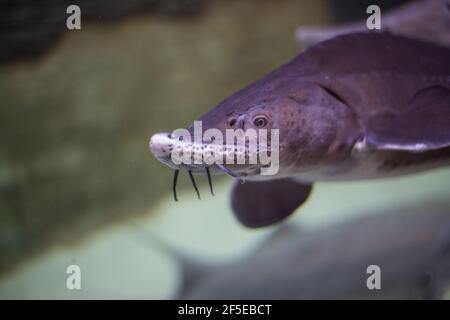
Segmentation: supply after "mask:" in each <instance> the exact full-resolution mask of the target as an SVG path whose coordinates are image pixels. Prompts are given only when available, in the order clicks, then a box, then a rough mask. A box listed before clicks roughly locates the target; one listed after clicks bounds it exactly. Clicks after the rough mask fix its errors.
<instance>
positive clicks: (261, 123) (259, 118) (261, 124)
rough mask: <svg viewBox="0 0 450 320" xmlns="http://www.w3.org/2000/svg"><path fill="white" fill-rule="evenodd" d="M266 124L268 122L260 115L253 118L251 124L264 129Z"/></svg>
mask: <svg viewBox="0 0 450 320" xmlns="http://www.w3.org/2000/svg"><path fill="white" fill-rule="evenodd" d="M268 123H269V120H268V119H267V117H266V116H265V115H262V114H260V115H257V116H256V117H254V118H253V124H254V125H255V126H256V127H258V128H262V127H265V126H267V124H268Z"/></svg>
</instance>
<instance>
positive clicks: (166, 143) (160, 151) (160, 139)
mask: <svg viewBox="0 0 450 320" xmlns="http://www.w3.org/2000/svg"><path fill="white" fill-rule="evenodd" d="M149 148H150V151H151V153H153V155H154V156H155V157H156V158H159V159H161V158H168V157H170V154H171V152H172V149H173V141H172V136H171V134H170V133H167V132H159V133H155V134H154V135H152V136H151V137H150V141H149Z"/></svg>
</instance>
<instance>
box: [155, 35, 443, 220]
mask: <svg viewBox="0 0 450 320" xmlns="http://www.w3.org/2000/svg"><path fill="white" fill-rule="evenodd" d="M199 121H201V123H202V130H203V131H202V132H205V131H206V130H208V129H212V128H214V129H216V130H218V131H219V132H221V133H224V135H225V131H226V130H227V129H234V130H238V129H242V130H248V129H253V130H261V129H265V130H268V132H269V138H268V139H267V140H268V141H271V139H270V135H271V133H270V132H272V131H271V130H273V129H275V130H278V132H279V141H278V144H277V147H278V151H279V158H278V159H277V161H278V162H277V165H278V170H277V171H276V173H275V174H273V175H262V174H261V171H262V168H264V166H263V165H261V164H256V165H255V164H253V165H248V164H226V165H222V166H217V165H211V166H206V165H205V164H199V165H191V166H189V168H188V169H189V170H190V171H199V170H204V169H205V167H207V168H208V170H209V169H211V171H213V172H218V171H223V170H224V169H226V170H228V172H232V173H234V175H235V176H237V177H241V178H245V180H246V181H248V182H247V183H245V184H239V183H236V184H235V186H234V188H233V194H232V207H233V209H234V211H235V213H236V214H237V217H238V219H239V220H240V221H241V222H242V223H244V224H245V225H248V226H251V227H258V226H264V225H268V224H272V223H275V222H277V221H279V220H281V219H283V218H285V217H286V216H287V215H289V214H290V213H292V211H294V210H295V208H296V207H297V206H298V205H300V204H301V203H303V202H304V201H305V200H306V199H307V196H308V194H309V192H310V190H311V183H312V182H315V181H330V180H331V181H333V180H356V179H374V178H383V177H388V176H395V175H403V174H408V173H414V172H419V171H423V170H428V169H432V168H436V167H440V166H445V165H447V164H449V163H450V48H447V47H442V46H438V45H434V44H431V43H427V42H423V41H420V40H415V39H410V38H407V37H403V36H396V35H391V34H388V33H355V34H348V35H343V36H338V37H335V38H333V39H331V40H327V41H324V42H321V43H319V44H317V45H315V46H312V47H310V48H308V49H306V50H305V51H303V52H302V53H300V54H299V55H298V56H296V57H295V58H294V59H292V60H291V61H289V62H288V63H286V64H284V65H282V66H280V67H279V68H277V69H275V70H274V71H272V72H271V73H269V74H268V75H266V76H265V77H263V78H262V79H260V80H258V81H256V82H255V83H253V84H251V85H249V86H247V87H245V88H244V89H242V90H240V91H238V92H236V93H235V94H233V95H231V96H230V97H228V98H227V99H225V100H224V101H222V102H221V103H219V104H218V105H217V106H216V107H215V108H214V109H212V110H211V111H209V112H208V113H206V114H205V115H203V116H202V117H201V118H200V119H199ZM189 130H190V131H191V132H193V127H192V126H191V127H190V128H189ZM176 138H177V137H174V138H173V139H172V140H171V141H172V143H169V144H165V145H166V146H167V145H169V146H170V147H171V148H173V147H175V146H176V144H177V141H176V140H177V139H176ZM152 139H153V138H152ZM153 141H155V139H153ZM210 143H211V142H210V141H200V142H199V145H200V146H199V147H198V148H200V149H201V148H205V147H206V146H208V145H210ZM227 143H228V144H227ZM227 143H225V144H224V146H226V148H225V149H227V148H233V147H235V144H234V143H233V142H232V143H229V142H227ZM151 144H152V143H151ZM269 147H271V145H270V143H269ZM151 149H152V146H151ZM153 149H155V147H153ZM154 154H155V155H156V156H157V157H158V154H157V152H154ZM168 161H169V162H170V160H168ZM172 167H174V168H177V167H176V166H172ZM293 181H294V182H295V183H298V182H301V184H300V186H297V187H295V186H294V184H293ZM255 194H259V195H260V197H258V198H257V199H256V200H254V201H251V200H250V198H254V197H251V195H253V196H254V195H255ZM264 199H267V200H264ZM274 199H275V200H276V201H273V200H274ZM270 202H272V204H271V203H270ZM274 203H276V204H274ZM258 208H259V209H258Z"/></svg>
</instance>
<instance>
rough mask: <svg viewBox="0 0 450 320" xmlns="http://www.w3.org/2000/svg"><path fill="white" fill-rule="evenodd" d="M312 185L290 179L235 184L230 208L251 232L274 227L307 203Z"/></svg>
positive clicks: (238, 182)
mask: <svg viewBox="0 0 450 320" xmlns="http://www.w3.org/2000/svg"><path fill="white" fill-rule="evenodd" d="M311 188H312V185H309V184H300V183H298V182H295V181H293V180H291V179H276V180H268V181H258V182H254V181H246V182H245V183H241V182H240V181H237V180H236V181H235V182H234V185H233V189H232V194H231V205H232V208H233V210H234V213H235V214H236V217H237V219H238V220H239V221H240V222H241V223H242V224H243V225H245V226H247V227H250V228H258V227H265V226H268V225H271V224H274V223H276V222H278V221H280V220H282V219H284V218H286V217H287V216H289V215H290V214H291V213H293V212H294V211H295V209H297V207H298V206H299V205H301V204H302V203H303V202H305V201H306V199H307V198H308V195H309V193H310V192H311Z"/></svg>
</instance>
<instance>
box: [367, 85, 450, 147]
mask: <svg viewBox="0 0 450 320" xmlns="http://www.w3.org/2000/svg"><path fill="white" fill-rule="evenodd" d="M365 143H366V144H367V147H368V148H370V149H377V150H399V151H410V152H425V151H429V150H435V149H441V148H445V147H448V146H450V89H448V88H446V87H442V86H433V87H429V88H425V89H423V90H421V91H419V92H418V93H417V94H416V95H415V96H414V97H413V99H412V100H411V102H410V104H409V106H408V107H407V108H404V110H403V111H402V112H401V113H399V114H396V115H395V116H391V117H388V116H386V117H377V118H374V119H372V120H371V121H369V125H368V134H367V136H366V141H365Z"/></svg>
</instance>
